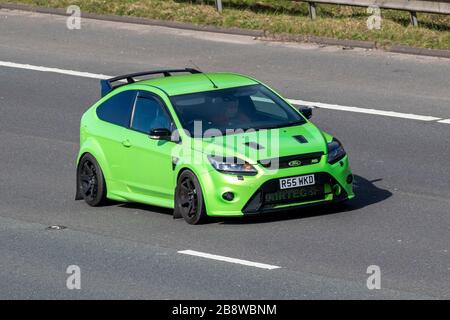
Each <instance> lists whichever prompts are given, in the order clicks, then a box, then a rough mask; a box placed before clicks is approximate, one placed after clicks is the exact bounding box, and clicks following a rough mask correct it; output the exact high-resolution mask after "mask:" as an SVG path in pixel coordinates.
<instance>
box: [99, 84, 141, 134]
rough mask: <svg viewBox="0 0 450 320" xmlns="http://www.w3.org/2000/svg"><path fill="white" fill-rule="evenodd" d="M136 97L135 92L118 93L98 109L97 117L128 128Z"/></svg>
mask: <svg viewBox="0 0 450 320" xmlns="http://www.w3.org/2000/svg"><path fill="white" fill-rule="evenodd" d="M135 97H136V91H134V90H130V91H124V92H121V93H118V94H116V95H115V96H112V97H111V98H109V99H108V100H106V101H105V102H103V103H102V104H101V105H100V106H98V107H97V116H98V117H99V118H100V119H101V120H103V121H106V122H109V123H112V124H116V125H118V126H122V127H128V126H129V124H130V118H131V110H132V109H133V103H134V99H135Z"/></svg>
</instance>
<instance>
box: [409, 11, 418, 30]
mask: <svg viewBox="0 0 450 320" xmlns="http://www.w3.org/2000/svg"><path fill="white" fill-rule="evenodd" d="M409 14H410V15H411V24H412V25H413V26H414V27H417V26H418V25H419V21H418V20H417V12H415V11H410V12H409Z"/></svg>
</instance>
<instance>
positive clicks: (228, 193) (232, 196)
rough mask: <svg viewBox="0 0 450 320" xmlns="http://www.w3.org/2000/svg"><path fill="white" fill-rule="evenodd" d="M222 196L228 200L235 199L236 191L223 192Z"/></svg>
mask: <svg viewBox="0 0 450 320" xmlns="http://www.w3.org/2000/svg"><path fill="white" fill-rule="evenodd" d="M222 198H223V199H224V200H226V201H232V200H233V199H234V193H233V192H225V193H224V194H222Z"/></svg>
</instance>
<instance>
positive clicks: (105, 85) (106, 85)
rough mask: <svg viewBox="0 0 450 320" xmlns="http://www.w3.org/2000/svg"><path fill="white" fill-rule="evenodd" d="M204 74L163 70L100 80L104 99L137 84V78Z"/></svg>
mask: <svg viewBox="0 0 450 320" xmlns="http://www.w3.org/2000/svg"><path fill="white" fill-rule="evenodd" d="M184 72H187V73H191V74H196V73H202V72H201V71H199V70H196V69H192V68H185V69H163V70H153V71H145V72H138V73H130V74H126V75H123V76H118V77H114V78H111V79H107V80H100V85H101V95H102V97H104V96H106V95H107V94H108V93H110V92H111V91H113V90H114V89H116V88H119V87H121V86H123V85H126V84H130V83H134V82H136V80H135V79H134V78H137V77H143V76H149V75H155V74H161V75H163V76H164V77H170V76H171V75H172V73H184ZM118 81H120V82H122V83H121V84H117V85H113V83H114V82H118Z"/></svg>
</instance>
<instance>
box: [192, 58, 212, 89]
mask: <svg viewBox="0 0 450 320" xmlns="http://www.w3.org/2000/svg"><path fill="white" fill-rule="evenodd" d="M189 62H190V63H191V64H193V65H194V67H196V68H197V69H198V70H200V71H201V72H202V75H204V76H205V77H206V78H207V79H208V80H209V81H210V82H211V83H212V85H213V87H214V89H218V88H219V87H218V86H217V84H215V83H214V81H212V79H211V78H210V77H208V75H207V74H206V73H203V71H202V70H201V69H200V68H199V67H198V66H197V65H196V64H195V63H194V61H192V60H189Z"/></svg>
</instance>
